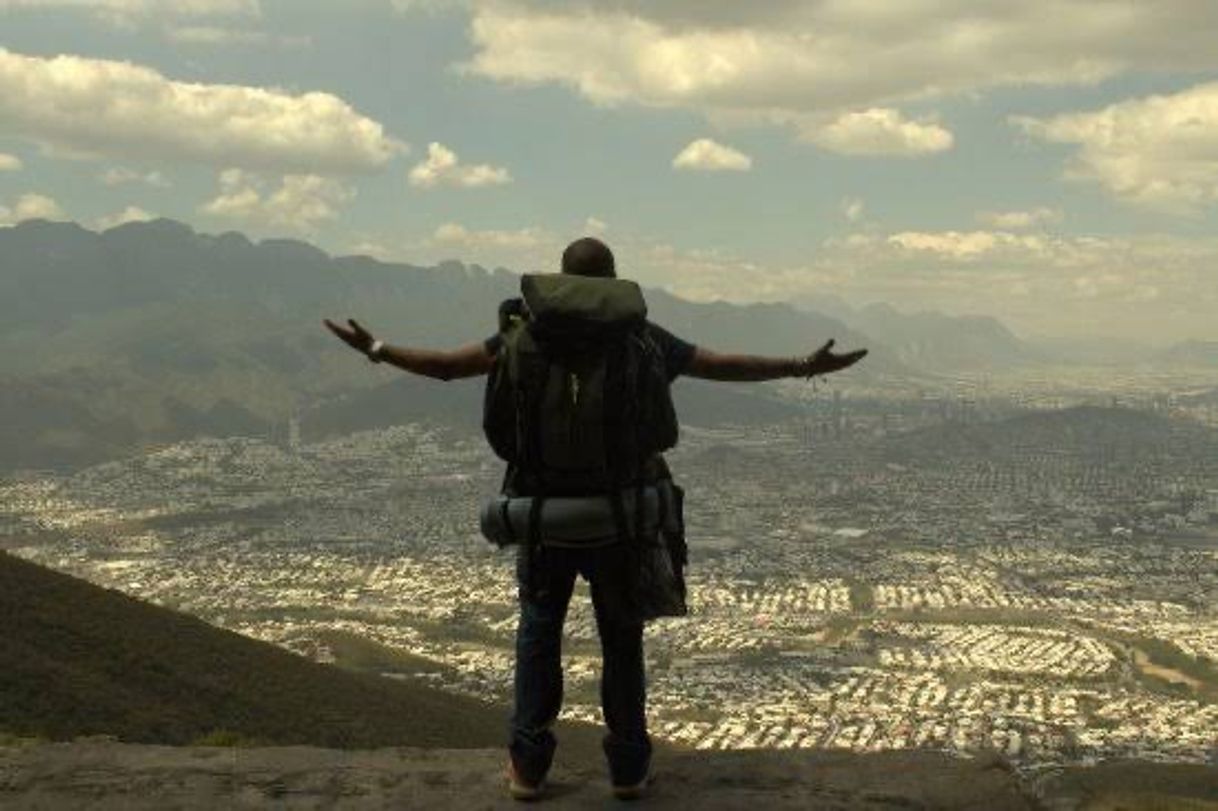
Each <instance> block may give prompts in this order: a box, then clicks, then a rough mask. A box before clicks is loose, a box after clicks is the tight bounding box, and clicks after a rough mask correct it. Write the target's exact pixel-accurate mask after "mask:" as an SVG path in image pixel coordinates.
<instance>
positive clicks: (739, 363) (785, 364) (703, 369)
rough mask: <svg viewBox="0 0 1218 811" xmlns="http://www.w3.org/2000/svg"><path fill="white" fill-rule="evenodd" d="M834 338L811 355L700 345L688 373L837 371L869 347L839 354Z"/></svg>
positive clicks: (759, 376)
mask: <svg viewBox="0 0 1218 811" xmlns="http://www.w3.org/2000/svg"><path fill="white" fill-rule="evenodd" d="M833 343H834V342H833V340H832V339H830V340H829V341H827V342H826V343H825V345H824V346H822V347H821V348H820V349H818V350H816V351H815V352H813V353H812V354H810V355H799V356H796V357H793V358H775V357H766V356H762V355H729V354H724V353H720V352H712V351H710V350H709V349H703V348H702V347H698V348H697V349H695V350H694V356H693V358H691V359H690V362H689V366H688V367H687V368H686V370H685V374H687V375H689V376H690V377H700V378H702V379H704V380H735V381H753V380H777V379H779V378H783V377H812V376H813V375H826V374H829V373H830V372H837V371H840V370H842V369H845V368H847V367H849V366H853V365H854V364H856V363H858V362H859V361H860V360H862V359H863V358H864V357H865V356H866V355H867V350H866V349H856V350H854V351H853V352H844V353H842V354H838V353H836V352H833V351H832V350H833Z"/></svg>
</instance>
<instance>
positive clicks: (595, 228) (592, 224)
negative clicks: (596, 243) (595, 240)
mask: <svg viewBox="0 0 1218 811" xmlns="http://www.w3.org/2000/svg"><path fill="white" fill-rule="evenodd" d="M608 230H609V224H608V223H606V222H605V221H604V220H599V219H597V218H596V217H588V218H587V219H585V220H584V228H583V231H584V233H585V234H590V235H591V236H604V235H605V232H606V231H608Z"/></svg>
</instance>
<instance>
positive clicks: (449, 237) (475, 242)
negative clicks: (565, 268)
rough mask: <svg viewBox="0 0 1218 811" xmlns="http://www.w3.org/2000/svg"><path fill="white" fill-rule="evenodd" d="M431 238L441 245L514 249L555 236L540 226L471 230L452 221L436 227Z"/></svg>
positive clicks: (544, 243)
mask: <svg viewBox="0 0 1218 811" xmlns="http://www.w3.org/2000/svg"><path fill="white" fill-rule="evenodd" d="M431 239H432V241H433V242H435V243H437V244H440V245H448V246H455V245H460V246H467V247H477V248H488V247H489V248H507V249H512V250H521V249H527V248H538V247H541V246H543V245H547V244H549V243H550V242H552V241H553V237H551V236H550V235H549V234H548V233H546V232H545V231H543V230H541V229H540V228H520V229H517V230H515V231H497V230H487V231H471V230H469V229H468V228H466V227H465V226H464V225H459V224H457V223H452V222H448V223H444V224H443V225H441V226H439V227H438V228H436V230H435V232H434V233H433V234H432V236H431Z"/></svg>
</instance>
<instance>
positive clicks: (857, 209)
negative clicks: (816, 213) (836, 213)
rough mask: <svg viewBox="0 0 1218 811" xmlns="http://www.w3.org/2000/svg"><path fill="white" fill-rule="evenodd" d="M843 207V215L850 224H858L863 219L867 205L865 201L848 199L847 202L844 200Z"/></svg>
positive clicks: (854, 198)
mask: <svg viewBox="0 0 1218 811" xmlns="http://www.w3.org/2000/svg"><path fill="white" fill-rule="evenodd" d="M841 207H842V215H843V216H844V217H845V218H846V219H847V220H848V221H849V222H858V221H859V220H861V219H863V211H864V209H865V205H864V203H863V201H862V200H860V199H858V198H857V197H847V198H846V199H845V200H842V203H841Z"/></svg>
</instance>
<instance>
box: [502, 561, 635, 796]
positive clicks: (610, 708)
mask: <svg viewBox="0 0 1218 811" xmlns="http://www.w3.org/2000/svg"><path fill="white" fill-rule="evenodd" d="M516 561H517V562H516V573H517V579H518V581H519V582H520V584H521V590H520V624H519V626H518V627H517V630H516V691H515V692H516V704H515V710H514V712H513V714H512V721H511V743H510V745H509V752H510V753H511V757H512V762H513V764H514V765H515V767H516V770H517V773H518V774H520V776H521V777H523V778H524V779H525V780H528V781H530V782H538V781H540V780H541V778H543V777H544V776H545V775H546V772H548V771H549V768H550V763H551V762H552V760H553V758H554V749H555V747H556V746H557V743H558V742H557V740H556V739H555V737H554V733H553V731H552V729H551V727H552V726H553V724H554V721H555V719H557V718H558V711H559V709H560V708H561V706H562V663H561V661H560V656H561V652H562V626H563V620H564V619H565V618H566V616H567V604H568V603H569V602H570V600H571V590H572V589H573V588H574V587H575V577H576V575H583V577H584V579H585V580H587V581H588V583H589V584H590V585H591V589H592V607H593V611H594V612H595V614H596V627H597V631H598V632H599V633H600V638H601V658H602V671H601V708H602V711H603V712H604V717H605V726H607V727H608V734H607V735H606V736H605V739H604V750H605V756H606V758H607V759H608V761H609V775H610V779H611V780H612V782H613V784H614V785H632V784H634V783H637V782H639V781H640V780H642V779H643V777H644V776H646V774H647V768H648V764H649V762H650V760H651V739H650V738H649V737H648V735H647V718H646V711H645V705H646V681H645V676H644V672H643V623H642V621H641V620H638V619H634V618H632V616H631V612H630V611H629V610H628V609H627V605H626V591H627V588H628V586H629V584H630V582H631V578H632V577H633V568H632V567H631V565H630V558H629V556H628V550H626V548H625V547H623V546H622V545H621V544H614V545H612V546H605V547H599V548H592V549H566V548H557V547H543V548H542V549H540V550H537V552H536V553H535V559H534V561H533V566H534V567H535V568H534V569H533V575H534V579H533V581H532V582H533V584H534V586H536V587H537V588H535V589H534V590H533V591H532V592H530V590H528V589H525V588H524V584H525V583H526V580H525V576H526V569H527V555H526V554H525V550H524V549H523V548H520V547H518V548H517V559H516Z"/></svg>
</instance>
